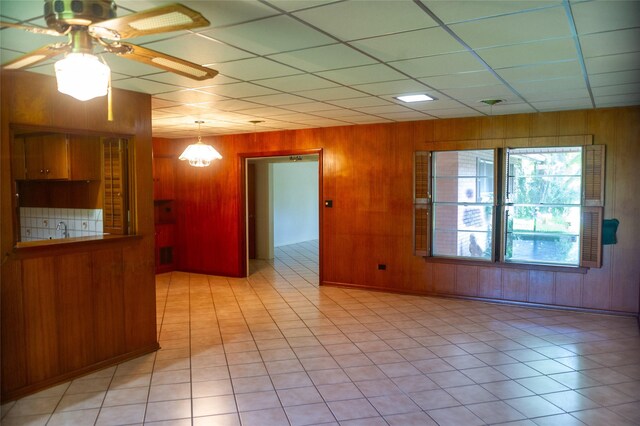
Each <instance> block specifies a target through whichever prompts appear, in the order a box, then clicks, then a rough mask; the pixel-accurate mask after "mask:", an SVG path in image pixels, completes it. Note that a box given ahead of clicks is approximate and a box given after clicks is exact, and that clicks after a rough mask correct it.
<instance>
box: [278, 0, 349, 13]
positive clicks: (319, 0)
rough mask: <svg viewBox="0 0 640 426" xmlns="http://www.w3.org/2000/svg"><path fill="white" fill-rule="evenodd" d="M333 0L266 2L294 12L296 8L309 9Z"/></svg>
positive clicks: (280, 0) (281, 0)
mask: <svg viewBox="0 0 640 426" xmlns="http://www.w3.org/2000/svg"><path fill="white" fill-rule="evenodd" d="M333 1H334V2H335V1H342V0H333ZM331 2H332V0H268V1H266V3H268V4H271V5H273V6H274V7H277V8H279V9H282V10H286V11H287V12H293V11H295V10H301V9H309V8H312V7H316V6H324V5H326V4H327V3H331Z"/></svg>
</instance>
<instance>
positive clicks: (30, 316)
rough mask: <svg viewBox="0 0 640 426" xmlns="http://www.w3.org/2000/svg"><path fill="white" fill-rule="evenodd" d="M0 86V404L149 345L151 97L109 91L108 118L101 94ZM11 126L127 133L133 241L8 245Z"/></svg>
mask: <svg viewBox="0 0 640 426" xmlns="http://www.w3.org/2000/svg"><path fill="white" fill-rule="evenodd" d="M1 87H2V94H1V99H2V129H1V132H2V133H1V145H0V147H1V158H0V173H1V184H0V202H1V203H2V212H1V215H0V230H1V234H2V236H1V240H0V246H1V250H2V252H1V254H2V270H1V278H2V281H1V284H0V285H1V287H0V289H1V294H0V296H1V307H0V308H1V314H0V315H1V317H0V321H1V325H0V327H1V328H0V332H1V343H2V354H1V358H2V360H1V365H2V380H1V381H2V396H1V398H2V400H3V401H6V400H8V399H12V398H16V397H19V396H22V395H24V394H27V393H30V392H33V391H35V390H38V389H40V388H42V387H45V386H48V385H52V384H55V383H56V382H60V381H63V380H67V379H69V378H72V377H74V376H77V375H79V374H84V373H86V372H89V371H91V370H94V369H97V368H101V367H104V366H106V365H109V364H113V363H116V362H118V361H121V360H123V359H126V358H129V357H132V356H136V355H138V354H141V353H144V352H149V351H152V350H155V349H157V347H158V346H157V334H156V316H155V277H154V255H153V245H154V237H153V199H152V196H153V195H152V194H153V182H152V178H151V97H150V96H149V95H144V94H139V93H134V92H128V91H123V90H114V95H113V101H114V107H113V111H114V118H115V119H114V121H113V122H109V121H107V109H106V98H98V99H95V100H92V101H88V102H79V101H77V100H75V99H73V98H71V97H69V96H66V95H62V94H59V93H58V92H57V90H56V82H55V79H54V78H51V77H49V76H44V75H40V74H34V73H24V72H5V71H3V72H2V81H1ZM11 125H20V126H38V127H42V128H47V129H51V130H78V131H80V132H84V131H86V132H87V133H97V134H100V135H107V136H108V135H114V136H116V135H124V136H128V137H130V138H131V140H132V141H133V148H132V155H133V162H132V163H131V164H132V170H131V173H132V174H133V175H134V176H135V182H136V187H135V190H134V194H133V196H132V202H133V203H134V204H135V212H136V214H135V216H134V219H135V229H136V234H137V236H136V237H129V238H124V239H120V240H110V241H106V240H105V241H94V242H91V243H75V244H74V243H71V244H60V245H57V246H47V247H40V248H36V249H34V248H22V249H15V248H14V234H13V233H14V227H13V222H12V221H13V211H12V202H13V189H14V188H13V181H12V177H11V167H10V158H11V156H10V149H11V144H10V138H11ZM30 184H31V183H30ZM33 184H37V183H33ZM79 184H82V183H79Z"/></svg>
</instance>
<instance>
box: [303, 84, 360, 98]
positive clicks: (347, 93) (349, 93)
mask: <svg viewBox="0 0 640 426" xmlns="http://www.w3.org/2000/svg"><path fill="white" fill-rule="evenodd" d="M297 94H298V95H300V96H304V97H305V98H309V99H315V100H317V101H332V100H336V99H348V98H358V97H361V96H362V92H358V91H357V90H353V89H350V88H348V87H331V88H328V89H316V90H306V91H304V92H298V93H297Z"/></svg>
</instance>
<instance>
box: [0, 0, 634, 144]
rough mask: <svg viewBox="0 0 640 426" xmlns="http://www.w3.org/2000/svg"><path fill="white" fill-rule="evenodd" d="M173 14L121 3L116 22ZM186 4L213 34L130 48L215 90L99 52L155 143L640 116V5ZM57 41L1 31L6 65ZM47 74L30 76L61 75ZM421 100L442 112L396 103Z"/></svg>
mask: <svg viewBox="0 0 640 426" xmlns="http://www.w3.org/2000/svg"><path fill="white" fill-rule="evenodd" d="M167 3H169V2H159V1H147V0H129V1H125V0H122V1H118V2H117V4H118V6H119V9H118V13H119V15H120V16H122V15H125V14H129V13H132V12H137V11H141V10H145V9H148V8H152V7H157V6H161V5H164V4H167ZM182 3H183V4H184V5H186V6H188V7H190V8H192V9H194V10H197V11H199V12H201V13H202V14H203V15H204V16H205V17H206V18H207V19H208V20H209V21H210V22H211V25H210V26H209V27H205V28H199V29H197V30H195V31H181V32H174V33H168V34H160V35H154V36H146V37H139V38H134V39H131V40H130V41H131V42H133V43H136V44H139V45H142V46H145V47H147V48H150V49H154V50H158V51H160V52H164V53H168V54H171V55H175V56H178V57H180V58H184V59H187V60H189V61H193V62H197V63H199V64H202V65H205V66H208V67H211V68H214V69H217V70H218V71H219V72H220V74H219V75H218V76H217V77H215V78H214V79H211V80H206V81H194V80H190V79H188V78H184V77H180V76H177V75H175V74H171V73H167V72H163V71H161V70H159V69H157V68H154V67H151V66H147V65H145V64H141V63H137V62H132V61H129V60H125V59H122V58H119V57H116V56H114V55H112V54H104V58H105V60H106V61H107V63H108V64H109V66H110V67H111V70H112V73H113V76H112V78H113V85H114V87H117V88H122V89H127V90H134V91H138V92H144V93H149V94H151V95H152V108H153V134H154V136H157V137H166V138H181V137H188V136H193V134H194V132H195V130H196V126H195V124H194V121H195V120H204V121H205V123H204V124H203V127H202V134H203V135H222V134H237V133H246V132H253V131H270V130H285V129H302V128H312V127H329V126H341V125H353V124H364V123H387V122H396V121H410V120H431V119H439V118H451V117H472V116H483V115H490V114H493V115H502V114H515V113H532V112H543V111H557V110H566V109H591V108H601V107H615V106H627V105H638V104H640V43H638V40H640V1H588V0H587V1H577V0H575V1H574V0H571V1H568V0H567V1H561V0H558V1H526V0H520V1H505V0H501V1H489V0H475V1H454V0H449V1H444V0H437V1H428V0H415V1H410V0H346V1H322V0H262V1H249V0H231V1H183V2H182ZM42 5H43V2H42V1H40V0H32V1H24V0H21V1H5V0H2V1H0V15H1V17H2V20H4V21H8V22H21V23H31V24H35V25H40V26H45V23H44V19H43V17H42V14H43V12H42V9H43V8H42ZM59 41H61V39H60V38H56V37H50V36H45V35H38V34H31V33H26V32H22V31H20V30H16V29H3V30H1V31H0V48H1V51H0V55H1V60H2V62H3V63H4V62H6V61H9V60H11V59H14V58H16V57H18V56H20V55H22V54H24V53H26V52H29V51H31V50H34V49H36V48H38V47H40V46H42V45H44V44H48V43H52V42H59ZM52 64H53V61H49V62H46V63H44V64H39V66H36V67H33V68H30V69H29V71H32V72H37V73H44V74H49V75H53V65H52ZM417 93H425V94H428V95H429V96H431V97H434V98H436V99H437V100H435V101H432V102H418V103H413V104H405V103H402V102H400V101H398V100H396V99H395V97H396V96H399V95H406V94H417ZM488 98H490V99H502V100H504V102H503V103H501V104H498V105H496V106H494V107H490V106H488V105H485V104H483V103H481V102H479V101H480V100H482V99H488ZM69 101H70V102H77V101H76V100H73V99H72V98H69ZM116 114H117V111H116ZM254 120H259V121H261V123H258V124H255V125H254V124H251V123H250V122H251V121H254Z"/></svg>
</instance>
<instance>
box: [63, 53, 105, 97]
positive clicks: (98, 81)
mask: <svg viewBox="0 0 640 426" xmlns="http://www.w3.org/2000/svg"><path fill="white" fill-rule="evenodd" d="M55 69H56V79H57V80H58V91H59V92H60V93H64V94H66V95H69V96H72V97H74V98H76V99H78V100H80V101H88V100H90V99H93V98H96V97H99V96H105V95H106V94H107V91H108V87H109V79H110V75H111V70H110V69H109V67H108V66H107V65H106V64H104V63H102V62H101V61H100V60H99V59H98V58H97V57H96V56H95V55H92V54H89V53H77V52H72V53H69V54H67V55H66V56H65V57H64V59H61V60H59V61H58V62H56V65H55Z"/></svg>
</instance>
